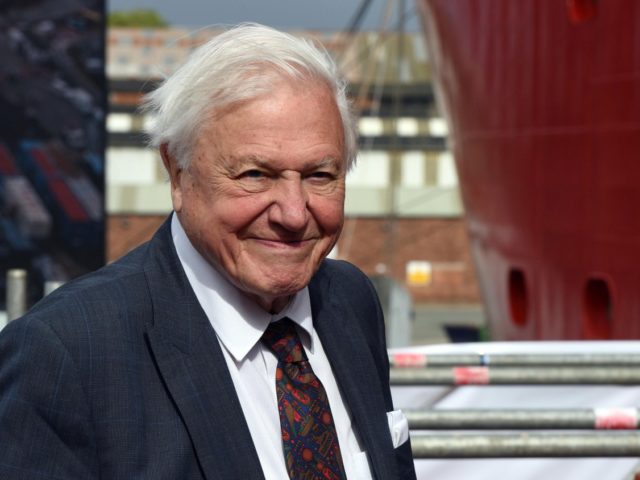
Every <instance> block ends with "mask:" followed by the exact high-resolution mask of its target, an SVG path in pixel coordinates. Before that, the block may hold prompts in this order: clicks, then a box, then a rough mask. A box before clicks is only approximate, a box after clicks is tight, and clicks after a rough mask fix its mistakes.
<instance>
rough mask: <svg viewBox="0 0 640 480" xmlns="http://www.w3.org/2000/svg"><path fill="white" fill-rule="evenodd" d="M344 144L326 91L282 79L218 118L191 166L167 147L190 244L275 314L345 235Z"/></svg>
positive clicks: (200, 138) (210, 122)
mask: <svg viewBox="0 0 640 480" xmlns="http://www.w3.org/2000/svg"><path fill="white" fill-rule="evenodd" d="M343 138H344V135H343V129H342V123H341V119H340V114H339V112H338V109H337V107H336V105H335V101H334V99H333V95H332V93H331V91H330V90H329V89H328V88H327V87H326V86H324V85H323V84H319V83H314V82H312V81H309V82H306V83H304V84H300V83H298V84H296V85H292V84H290V83H287V82H285V81H282V82H281V83H278V84H277V86H276V88H275V89H274V90H273V91H271V92H269V93H268V94H265V95H263V96H260V97H258V98H256V99H253V100H249V101H247V102H243V103H240V104H236V105H233V106H232V107H229V108H227V109H224V110H223V111H222V112H218V113H217V115H215V116H214V117H212V118H210V119H209V120H208V121H207V123H206V124H205V125H203V127H202V128H201V129H200V131H199V135H198V140H197V143H196V146H195V149H194V154H193V157H192V160H191V163H190V165H189V166H188V167H187V168H185V169H181V168H179V167H178V166H177V164H176V162H175V160H174V159H172V158H170V157H169V155H168V153H167V149H166V148H163V149H162V154H163V160H164V162H165V165H166V166H167V169H168V170H169V173H170V177H171V192H172V200H173V207H174V210H175V211H176V212H177V215H178V218H179V219H180V223H181V224H182V226H183V228H184V230H185V232H186V233H187V236H188V237H189V239H190V240H191V243H192V244H193V246H194V247H195V248H196V249H197V250H198V251H199V252H200V254H201V255H202V256H203V257H204V258H205V259H207V261H208V262H209V263H211V264H212V265H213V266H214V267H216V268H217V269H218V270H219V271H220V272H222V273H223V274H225V275H226V277H227V278H228V279H229V280H230V281H231V282H232V283H233V284H234V285H235V286H236V287H238V288H239V289H241V290H242V291H244V292H245V293H247V294H248V295H249V296H250V297H252V298H253V299H255V300H256V301H257V302H258V303H259V304H260V305H261V306H262V307H264V308H265V309H266V310H268V311H272V312H277V311H279V310H281V309H282V308H283V307H284V306H285V305H286V303H287V302H288V299H289V297H290V296H291V295H292V294H294V293H295V292H297V291H299V290H301V289H302V288H304V287H305V286H306V285H307V284H308V283H309V281H310V280H311V277H312V275H313V274H314V273H315V271H316V270H317V268H318V267H319V265H320V263H321V262H322V260H323V259H324V257H325V256H326V255H327V254H328V253H329V251H330V250H331V248H332V247H333V245H334V244H335V242H336V240H337V238H338V235H339V234H340V231H341V229H342V224H343V205H344V182H345V175H346V169H345V152H344V142H343Z"/></svg>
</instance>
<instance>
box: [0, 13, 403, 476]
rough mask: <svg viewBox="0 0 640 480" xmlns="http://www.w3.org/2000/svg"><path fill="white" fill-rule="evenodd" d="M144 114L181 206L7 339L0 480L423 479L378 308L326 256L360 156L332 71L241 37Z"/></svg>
mask: <svg viewBox="0 0 640 480" xmlns="http://www.w3.org/2000/svg"><path fill="white" fill-rule="evenodd" d="M146 108H147V109H148V111H150V112H152V113H153V114H154V116H155V118H156V122H155V124H154V126H153V129H152V131H151V132H149V133H150V138H151V143H152V145H154V146H156V147H157V148H158V149H159V151H160V153H161V156H162V159H163V162H164V165H165V167H166V169H167V171H168V174H169V178H170V183H171V197H172V201H173V207H174V211H175V212H174V214H173V215H172V216H171V218H170V219H169V220H168V221H167V222H166V223H165V224H164V225H163V226H162V227H161V228H160V229H159V231H158V232H157V233H156V235H155V236H154V237H153V239H152V240H151V241H150V242H148V243H147V244H145V245H142V246H141V247H139V248H137V249H136V250H134V251H133V252H132V253H130V254H129V255H127V256H126V257H124V258H122V259H121V260H119V261H117V262H115V263H113V264H111V265H109V266H107V267H105V268H103V269H101V270H99V271H97V272H95V273H93V274H90V275H87V276H85V277H84V278H82V279H79V280H78V281H75V282H72V283H70V284H68V285H67V286H65V287H63V288H61V289H59V290H58V291H57V292H55V293H54V294H52V295H50V296H49V297H47V298H46V299H45V300H43V301H42V302H40V303H39V304H38V305H37V306H35V307H34V308H33V309H32V310H31V311H30V312H29V313H28V314H27V315H26V316H25V317H23V318H22V319H19V320H16V321H15V322H12V324H10V325H9V326H8V327H7V328H6V329H5V331H4V332H3V333H2V336H1V337H0V478H2V479H38V478H42V479H45V478H47V479H65V480H66V479H83V480H84V479H98V478H101V479H116V478H118V479H127V480H129V479H149V480H158V479H171V480H187V479H209V480H212V479H224V480H226V479H238V480H247V479H262V478H267V479H274V480H281V479H284V478H291V479H295V480H297V479H325V480H330V479H345V478H349V479H367V478H376V479H379V480H390V479H403V480H404V479H410V478H415V472H414V469H413V462H412V459H411V446H410V442H409V440H408V429H407V424H406V420H405V419H404V417H403V415H402V414H401V413H400V412H399V411H393V407H392V402H391V396H390V391H389V381H388V368H389V365H388V359H387V354H386V349H385V341H384V325H383V319H382V314H381V310H380V307H379V304H378V301H377V297H376V295H375V293H374V290H373V288H372V286H371V283H370V282H369V281H368V280H367V278H366V277H365V276H364V275H363V274H362V273H361V272H359V271H358V270H357V269H356V268H354V267H353V266H351V265H349V264H347V263H344V262H337V261H330V260H325V257H326V256H327V254H328V253H329V251H330V250H331V249H332V247H333V246H334V245H335V243H336V240H337V238H338V235H339V234H340V230H341V228H342V224H343V203H344V189H345V187H344V185H345V175H346V172H347V170H348V168H349V166H350V165H351V164H352V163H353V160H354V157H355V149H356V141H355V133H354V124H353V121H352V119H351V117H350V115H349V109H348V104H347V100H346V98H345V91H344V85H343V84H342V83H341V82H340V81H338V80H337V75H336V71H335V66H334V64H333V63H332V62H331V60H329V58H328V57H327V55H326V54H325V53H323V52H320V51H319V50H318V49H316V48H315V47H313V46H312V45H310V44H308V43H306V42H304V41H301V40H299V39H296V38H294V37H291V36H289V35H286V34H284V33H281V32H278V31H275V30H272V29H269V28H266V27H262V26H259V25H243V26H240V27H237V28H234V29H231V30H229V31H227V32H226V33H224V34H222V35H219V36H217V37H215V38H214V39H213V40H212V41H210V42H209V43H208V44H206V45H204V46H202V47H201V48H200V49H198V50H197V51H196V52H194V54H193V55H192V57H191V58H190V60H189V61H188V62H187V63H186V64H185V65H184V66H183V67H182V68H181V69H180V70H178V71H177V72H176V73H175V74H174V75H173V76H172V77H170V78H169V79H168V80H166V82H165V83H164V84H163V85H162V86H161V87H160V88H158V89H157V90H156V91H155V92H153V93H152V94H151V95H150V96H149V97H148V99H147V103H146Z"/></svg>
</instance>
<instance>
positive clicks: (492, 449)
mask: <svg viewBox="0 0 640 480" xmlns="http://www.w3.org/2000/svg"><path fill="white" fill-rule="evenodd" d="M411 448H412V450H413V455H414V457H415V458H515V457H519V458H525V457H548V458H552V457H640V433H635V432H634V433H627V432H607V433H603V432H598V433H594V434H588V433H530V432H522V433H491V434H487V433H484V434H454V433H451V434H429V435H422V434H412V435H411Z"/></svg>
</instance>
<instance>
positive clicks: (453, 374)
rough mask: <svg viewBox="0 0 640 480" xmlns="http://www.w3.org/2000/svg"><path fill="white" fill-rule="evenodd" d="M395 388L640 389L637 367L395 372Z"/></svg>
mask: <svg viewBox="0 0 640 480" xmlns="http://www.w3.org/2000/svg"><path fill="white" fill-rule="evenodd" d="M391 384H392V385H580V384H584V385H640V368H637V367H557V368H549V367H453V368H444V367H434V368H392V369H391Z"/></svg>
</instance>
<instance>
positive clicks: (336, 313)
mask: <svg viewBox="0 0 640 480" xmlns="http://www.w3.org/2000/svg"><path fill="white" fill-rule="evenodd" d="M309 287H310V288H309V292H310V296H311V309H312V312H313V324H314V328H315V329H316V331H317V332H318V335H319V337H320V340H321V341H322V346H323V347H324V350H325V352H326V354H327V356H328V358H329V362H330V363H331V366H332V369H333V373H334V375H335V377H336V380H337V382H338V385H339V387H340V391H341V392H342V394H343V397H344V399H345V401H346V403H347V408H348V409H349V411H350V412H351V416H352V420H353V422H354V424H355V430H356V432H357V434H358V435H359V438H360V441H361V442H362V443H363V447H364V448H365V450H366V451H367V454H368V457H369V464H370V466H371V469H372V473H373V475H374V477H375V478H377V479H380V480H387V479H395V478H397V473H396V466H395V457H394V452H393V445H392V443H391V436H390V434H389V427H388V424H387V418H386V415H385V410H386V409H385V402H384V397H383V395H382V386H381V385H380V380H379V377H378V376H377V370H376V366H375V363H374V361H373V358H372V357H371V354H370V352H369V347H368V345H367V343H366V341H365V337H364V335H363V334H361V333H360V332H359V328H360V327H359V325H360V323H359V322H357V321H354V320H355V315H356V314H355V312H354V311H353V310H352V309H351V307H350V306H349V302H350V301H354V300H355V301H357V300H358V299H342V301H340V295H341V292H338V291H335V290H331V288H330V279H329V278H321V279H317V281H314V282H312V284H310V286H309Z"/></svg>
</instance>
